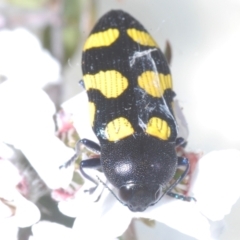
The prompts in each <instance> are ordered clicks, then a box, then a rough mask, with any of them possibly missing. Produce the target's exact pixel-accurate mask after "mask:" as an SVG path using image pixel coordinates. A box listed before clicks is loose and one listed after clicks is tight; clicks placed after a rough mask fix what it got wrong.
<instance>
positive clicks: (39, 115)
mask: <svg viewBox="0 0 240 240" xmlns="http://www.w3.org/2000/svg"><path fill="white" fill-rule="evenodd" d="M16 99H17V100H16ZM6 102H7V103H8V104H5V103H6ZM0 111H1V118H0V137H1V138H2V140H3V141H4V142H8V143H10V144H12V145H14V146H15V147H16V148H19V149H20V150H21V151H22V152H23V154H24V155H25V156H26V157H27V159H28V160H29V161H30V163H31V164H32V166H33V167H34V168H35V170H36V171H37V172H38V173H39V175H40V177H41V178H42V179H43V181H45V183H46V184H47V185H48V186H49V187H50V188H60V187H64V186H66V185H68V184H69V182H70V180H71V178H72V172H73V171H72V168H71V167H70V168H67V169H62V170H59V166H60V165H62V164H63V163H64V162H66V161H67V160H68V159H70V158H71V157H72V155H73V154H74V151H73V150H72V149H71V148H68V147H66V146H65V145H64V144H63V143H62V142H61V141H60V140H59V139H58V138H57V137H56V136H55V125H54V121H53V115H54V113H55V107H54V104H53V102H52V101H51V100H50V98H49V97H48V95H47V94H46V93H45V92H44V91H42V90H41V89H36V88H30V89H28V88H27V89H26V88H25V87H24V86H21V85H18V84H16V83H12V82H10V81H7V82H4V83H2V84H1V85H0ZM53 176H54V177H53Z"/></svg>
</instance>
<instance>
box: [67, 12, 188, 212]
mask: <svg viewBox="0 0 240 240" xmlns="http://www.w3.org/2000/svg"><path fill="white" fill-rule="evenodd" d="M82 72H83V80H81V81H80V83H81V85H82V86H83V87H84V88H85V90H86V91H87V95H88V99H89V103H88V104H89V113H90V122H91V126H92V129H93V131H94V133H95V134H96V136H97V138H98V140H99V143H100V145H98V144H97V143H94V142H92V141H90V140H88V139H82V140H80V142H79V144H83V145H85V146H86V147H87V148H89V149H90V150H92V151H93V152H95V153H97V154H99V156H100V157H99V158H92V159H87V160H83V161H82V162H81V164H80V171H81V173H82V174H83V176H85V177H86V178H87V179H89V180H90V181H92V182H94V183H95V184H96V186H97V185H98V182H99V181H98V180H96V179H93V178H92V177H90V176H89V175H88V174H87V173H86V172H85V171H84V169H86V168H96V169H100V170H101V171H102V172H103V173H104V174H105V176H106V178H107V180H108V182H109V183H110V184H112V186H114V187H115V189H117V191H118V193H115V192H114V191H112V190H111V189H110V188H108V187H107V184H105V183H104V185H105V186H106V187H107V188H108V189H109V190H110V191H111V192H112V194H113V195H114V196H115V197H116V198H117V200H119V201H120V202H121V203H122V204H124V205H126V206H127V207H128V208H129V209H130V210H131V211H133V212H141V211H144V210H145V209H147V208H148V207H149V206H152V205H154V204H156V203H157V202H158V201H159V200H160V199H161V198H162V197H163V196H164V195H165V194H167V195H169V196H172V197H174V198H179V199H182V200H186V201H190V200H191V198H190V197H186V196H183V195H179V194H176V193H174V192H172V189H173V188H174V187H175V186H176V185H177V184H178V183H179V182H180V181H181V180H182V179H183V178H184V177H185V176H186V174H187V172H188V170H189V162H188V159H186V158H182V157H178V156H177V154H176V150H175V149H176V145H177V143H178V142H179V141H180V139H179V138H177V123H176V120H175V117H174V114H173V108H172V104H173V98H174V96H175V93H174V92H173V90H172V78H171V73H170V69H169V66H168V63H167V61H166V59H165V57H164V54H163V53H162V51H161V50H160V48H159V46H158V45H157V43H156V42H155V41H154V39H153V38H152V37H151V35H150V34H149V33H148V32H147V30H146V29H145V28H144V27H143V25H142V24H141V23H140V22H138V21H137V20H136V19H134V18H133V17H132V16H131V15H129V14H128V13H126V12H124V11H122V10H112V11H109V12H108V13H106V14H105V15H104V16H103V17H101V18H100V19H99V21H98V22H97V23H96V25H95V26H94V28H93V30H92V32H91V33H90V35H89V37H88V38H87V40H86V42H85V44H84V47H83V53H82ZM180 142H181V141H180ZM77 149H78V147H77ZM77 155H79V152H78V151H77V153H76V155H75V156H74V157H73V159H71V160H69V162H68V163H67V164H66V165H68V164H70V163H71V162H73V161H74V159H75V158H76V156H77ZM179 166H184V167H185V170H184V172H183V174H182V175H181V176H180V177H179V178H178V179H177V180H176V181H175V182H174V183H172V184H171V185H170V186H168V185H169V182H170V180H172V178H173V177H174V175H175V172H176V169H177V168H178V167H179ZM100 181H101V180H100Z"/></svg>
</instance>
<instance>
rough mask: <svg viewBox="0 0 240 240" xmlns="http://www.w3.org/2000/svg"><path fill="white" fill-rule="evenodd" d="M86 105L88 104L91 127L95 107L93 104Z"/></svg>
mask: <svg viewBox="0 0 240 240" xmlns="http://www.w3.org/2000/svg"><path fill="white" fill-rule="evenodd" d="M88 104H89V114H90V123H91V126H92V127H93V123H94V119H95V114H96V105H95V103H93V102H89V103H88Z"/></svg>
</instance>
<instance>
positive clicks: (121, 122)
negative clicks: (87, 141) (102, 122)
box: [105, 117, 134, 141]
mask: <svg viewBox="0 0 240 240" xmlns="http://www.w3.org/2000/svg"><path fill="white" fill-rule="evenodd" d="M133 133H134V129H133V127H132V125H131V123H130V122H129V121H128V120H127V119H126V118H124V117H119V118H116V119H114V120H113V121H111V122H109V123H108V124H107V126H106V128H105V134H106V137H107V139H108V140H109V141H118V140H120V139H123V138H125V137H128V136H130V135H132V134H133Z"/></svg>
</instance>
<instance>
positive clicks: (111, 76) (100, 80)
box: [83, 70, 128, 98]
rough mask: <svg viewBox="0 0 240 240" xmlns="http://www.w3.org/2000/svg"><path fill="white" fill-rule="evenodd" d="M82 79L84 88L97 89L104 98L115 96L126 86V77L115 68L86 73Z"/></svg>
mask: <svg viewBox="0 0 240 240" xmlns="http://www.w3.org/2000/svg"><path fill="white" fill-rule="evenodd" d="M83 80H84V84H85V88H86V90H89V89H90V88H92V89H97V90H99V91H100V92H101V93H102V94H103V95H104V96H105V97H106V98H117V97H118V96H120V95H121V94H122V93H123V92H124V91H125V89H126V88H127V87H128V80H127V78H125V77H124V76H123V75H122V74H121V73H120V72H118V71H115V70H109V71H106V72H103V71H100V72H98V73H96V74H94V75H91V74H86V75H84V76H83Z"/></svg>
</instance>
